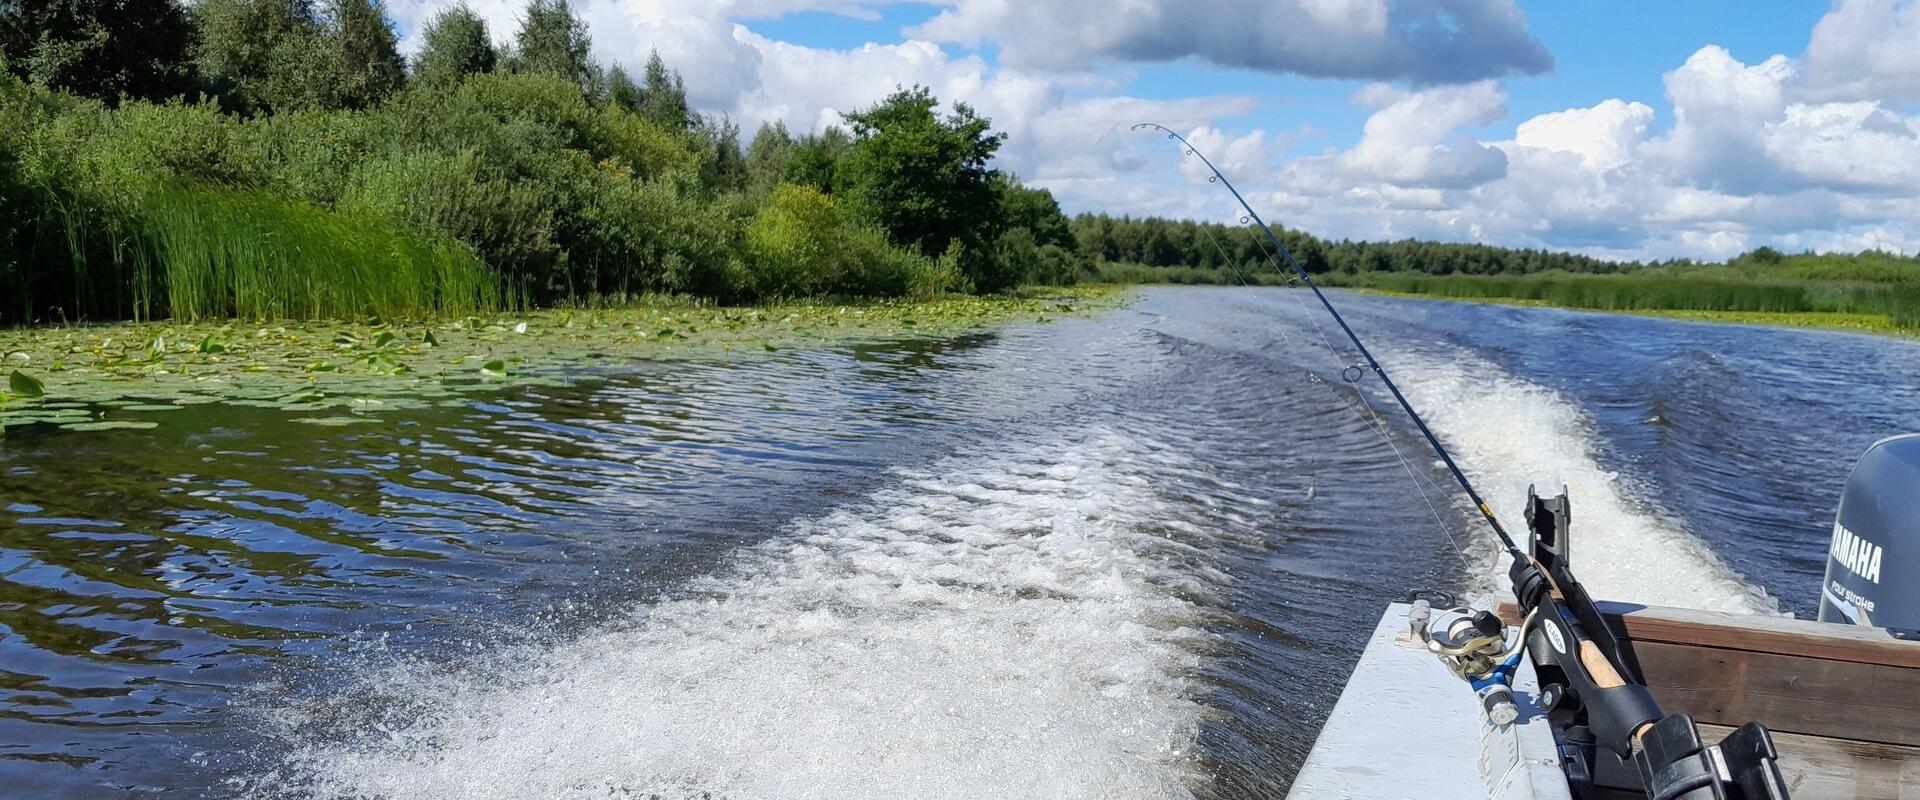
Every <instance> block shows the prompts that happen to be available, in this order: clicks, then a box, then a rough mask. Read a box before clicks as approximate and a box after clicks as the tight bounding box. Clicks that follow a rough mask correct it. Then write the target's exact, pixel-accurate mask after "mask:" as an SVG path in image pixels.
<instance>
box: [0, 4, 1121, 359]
mask: <svg viewBox="0 0 1920 800" xmlns="http://www.w3.org/2000/svg"><path fill="white" fill-rule="evenodd" d="M423 41H424V45H423V48H422V49H421V51H420V52H419V53H418V55H417V56H416V57H415V58H414V59H413V61H412V63H411V64H408V63H405V62H404V61H403V60H402V58H401V56H400V55H399V53H398V50H397V47H396V37H395V33H394V31H393V29H392V27H391V25H390V23H389V22H388V20H387V19H386V18H385V15H384V11H383V9H382V7H381V6H380V5H379V3H378V0H323V2H321V3H319V4H317V5H316V4H315V3H313V2H311V0H198V1H197V2H194V3H192V4H191V5H190V6H184V5H182V4H180V3H178V2H175V0H142V1H141V2H138V3H132V4H128V3H121V2H108V1H107V0H69V1H68V2H62V3H52V4H32V3H28V4H4V5H0V324H20V323H35V322H38V323H47V322H63V321H105V320H117V319H168V318H171V319H176V320H210V319H221V318H240V319H319V318H354V317H361V316H366V315H376V314H377V315H380V316H383V317H395V316H402V315H438V316H458V315H463V314H485V313H493V312H499V311H507V310H519V309H531V308H543V307H562V306H564V307H614V306H618V305H621V304H623V303H626V302H628V301H630V300H631V299H632V298H636V297H643V296H650V295H657V294H679V295H685V296H689V297H693V298H698V299H702V300H706V301H710V302H717V303H746V302H766V301H773V300H779V299H791V298H800V297H812V296H847V297H920V298H931V297H935V296H938V295H941V294H944V293H954V292H982V293H985V292H997V291H1002V290H1005V289H1008V288H1011V287H1013V286H1017V285H1020V284H1024V283H1036V282H1041V283H1065V282H1070V281H1071V280H1073V279H1074V278H1076V277H1077V276H1079V275H1080V274H1082V273H1084V272H1086V271H1087V270H1086V269H1085V267H1084V265H1083V264H1082V263H1081V262H1080V261H1079V260H1078V255H1077V253H1076V252H1074V251H1073V250H1072V245H1073V242H1072V240H1071V239H1070V238H1067V237H1065V236H1064V234H1063V232H1064V231H1065V230H1066V227H1067V220H1066V218H1065V216H1064V215H1062V214H1061V213H1060V210H1059V206H1058V205H1057V204H1056V203H1055V202H1054V201H1053V198H1052V197H1051V195H1049V194H1048V193H1047V192H1045V191H1044V190H1039V189H1033V188H1029V187H1026V186H1023V185H1021V184H1020V183H1019V182H1018V181H1016V180H1014V179H1013V178H1012V177H1011V176H1008V175H1005V174H1002V173H1000V172H998V171H997V170H994V169H992V168H991V167H990V166H989V162H990V161H991V159H992V158H993V156H994V154H995V153H996V152H997V150H998V148H999V147H1000V144H1001V142H1002V141H1003V136H1002V135H1001V134H998V133H996V132H994V131H993V130H992V126H991V123H990V121H988V120H986V119H984V118H981V117H979V116H978V115H976V114H975V113H974V112H973V111H972V110H971V109H969V108H968V107H967V106H965V105H963V104H962V105H953V106H951V107H943V105H942V104H941V103H940V101H939V100H938V99H937V98H935V97H933V96H932V95H931V94H930V93H928V92H927V91H926V90H924V89H919V88H906V89H901V90H900V91H898V92H897V93H895V94H894V95H892V96H891V97H888V98H886V99H885V100H883V101H881V102H880V103H878V104H876V105H875V106H873V107H872V108H868V109H865V110H862V111H859V112H856V113H852V114H849V115H848V116H847V122H848V127H847V128H845V129H841V128H831V129H828V130H825V131H824V132H822V133H819V134H803V135H794V134H792V133H790V132H789V131H787V130H786V129H785V128H784V127H782V126H779V125H772V126H768V127H764V128H762V129H761V130H760V131H758V132H757V133H756V134H755V135H754V136H753V137H752V139H751V141H750V142H747V143H745V144H743V143H742V141H741V133H740V130H739V128H738V127H737V126H736V125H735V124H734V123H733V122H732V121H730V120H727V119H725V118H718V117H709V116H704V115H701V114H698V113H695V112H694V111H693V110H691V109H690V108H689V107H688V103H687V99H686V93H685V90H684V88H683V83H682V80H681V78H680V76H679V74H678V73H677V72H675V71H674V70H673V69H671V68H670V67H669V66H668V65H666V64H664V63H663V62H662V61H661V60H660V59H659V58H658V57H657V56H656V57H654V58H653V59H651V60H650V61H649V62H648V64H647V67H646V69H645V71H644V74H643V75H641V76H639V78H637V79H636V78H634V77H632V76H629V75H628V74H626V73H625V72H624V71H623V70H622V69H621V68H619V67H617V66H614V67H607V66H604V65H602V64H599V63H596V62H595V61H594V59H592V58H591V57H590V55H589V44H590V40H589V34H588V31H587V29H586V26H585V24H584V23H583V22H582V21H581V20H580V19H578V18H577V17H576V16H575V15H574V14H573V12H572V11H571V9H570V8H569V7H568V5H567V3H566V2H565V1H564V0H533V2H531V3H530V4H529V5H528V6H527V7H526V9H525V11H524V14H523V17H522V23H521V26H520V29H519V30H518V31H517V32H516V33H515V36H514V39H513V41H514V43H513V45H512V46H510V47H506V48H496V47H495V45H494V44H493V35H492V32H490V31H488V30H487V27H486V23H485V22H484V21H482V20H481V19H480V18H479V17H478V16H477V15H475V14H474V13H472V12H471V11H469V10H467V9H465V8H463V7H454V8H452V9H451V10H449V11H447V12H445V13H443V14H441V15H440V16H439V17H438V18H436V19H435V20H433V21H432V22H431V23H430V24H429V26H428V27H427V28H426V30H425V31H424V33H423Z"/></svg>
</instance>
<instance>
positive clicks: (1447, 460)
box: [1133, 122, 1526, 562]
mask: <svg viewBox="0 0 1920 800" xmlns="http://www.w3.org/2000/svg"><path fill="white" fill-rule="evenodd" d="M1133 127H1134V130H1141V129H1145V128H1152V129H1155V130H1158V131H1161V132H1163V133H1165V134H1166V135H1167V138H1169V139H1173V140H1174V141H1177V142H1179V143H1180V144H1181V145H1182V146H1184V147H1185V148H1186V151H1187V154H1188V155H1191V156H1193V157H1195V158H1198V159H1199V160H1200V163H1201V164H1204V165H1205V166H1206V167H1207V169H1208V170H1209V171H1210V172H1212V173H1213V177H1212V178H1209V179H1208V181H1209V182H1214V181H1218V182H1219V183H1220V184H1221V185H1222V186H1224V187H1226V190H1227V191H1228V192H1229V193H1231V194H1232V195H1233V199H1234V200H1236V201H1238V202H1239V203H1240V207H1241V208H1244V209H1246V211H1247V217H1248V218H1249V219H1250V220H1251V221H1252V222H1254V223H1258V224H1259V226H1260V229H1261V230H1262V231H1264V232H1265V233H1266V234H1267V239H1268V240H1269V241H1271V242H1272V244H1273V248H1274V250H1275V251H1276V252H1278V253H1279V254H1280V255H1281V256H1283V257H1285V259H1286V262H1287V264H1288V266H1291V267H1293V271H1294V273H1295V274H1297V275H1299V276H1300V280H1301V281H1302V282H1304V283H1305V284H1306V286H1307V288H1308V289H1311V290H1312V291H1313V295H1314V297H1315V298H1317V299H1319V301H1320V305H1321V306H1323V307H1324V308H1326V310H1327V315H1328V316H1331V317H1333V321H1334V322H1335V323H1338V324H1339V325H1340V330H1341V331H1342V332H1343V333H1345V334H1346V335H1347V339H1348V341H1351V342H1353V346H1354V348H1355V349H1356V350H1358V351H1359V352H1360V356H1361V357H1362V358H1364V359H1366V362H1367V366H1368V367H1369V368H1371V369H1372V370H1373V372H1374V374H1376V375H1379V376H1380V382H1381V383H1382V384H1383V385H1385V386H1386V387H1387V392H1388V393H1389V394H1391V395H1392V396H1393V399H1394V401H1395V402H1397V403H1399V405H1400V408H1401V410H1403V411H1405V412H1406V413H1407V417H1408V418H1409V419H1412V420H1413V424H1414V426H1415V427H1416V428H1418V429H1419V431H1420V435H1421V436H1422V437H1424V438H1425V439H1426V440H1427V444H1428V445H1429V446H1431V447H1432V448H1433V451H1434V453H1435V454H1437V455H1439V456H1440V460H1441V462H1442V463H1443V464H1444V465H1445V466H1446V468H1447V471H1448V472H1449V473H1450V474H1452V476H1453V479H1454V481H1455V482H1456V483H1458V484H1460V488H1461V490H1462V491H1464V492H1466V494H1467V498H1468V499H1470V500H1472V501H1473V505H1474V507H1475V508H1476V509H1478V510H1479V511H1480V515H1481V517H1483V518H1484V519H1485V520H1486V522H1487V525H1488V527H1490V528H1492V529H1493V533H1494V536H1496V537H1498V538H1499V540H1500V544H1501V545H1502V546H1503V547H1504V548H1505V549H1506V550H1507V552H1508V553H1509V554H1511V555H1512V556H1513V558H1514V559H1515V560H1516V562H1519V561H1524V560H1525V559H1526V556H1525V555H1524V554H1523V553H1522V552H1521V551H1520V548H1519V546H1518V545H1516V544H1515V543H1514V541H1513V537H1512V536H1511V535H1509V534H1508V533H1507V529H1506V527H1505V526H1502V525H1501V524H1500V519H1499V517H1497V516H1495V515H1494V513H1493V509H1492V508H1491V507H1489V506H1488V505H1487V502H1486V501H1485V500H1484V499H1482V498H1481V497H1480V492H1479V490H1477V489H1475V488H1474V487H1473V481H1471V480H1469V479H1468V478H1467V475H1466V473H1465V472H1463V471H1461V469H1460V466H1459V464H1457V463H1455V462H1454V460H1453V455H1452V454H1450V453H1448V452H1447V448H1446V445H1444V444H1441V442H1440V437H1438V436H1436V435H1434V433H1433V429H1432V428H1430V427H1428V426H1427V421H1426V420H1425V419H1424V418H1422V417H1421V416H1420V412H1419V411H1418V410H1416V409H1414V407H1413V403H1412V402H1410V401H1408V400H1407V397H1406V395H1405V394H1402V393H1401V391H1400V387H1399V386H1398V385H1396V384H1395V383H1394V382H1393V378H1392V377H1391V376H1389V375H1388V374H1387V372H1386V369H1385V368H1383V367H1381V366H1380V362H1379V360H1378V359H1376V358H1374V357H1373V353H1372V351H1370V350H1368V349H1367V345H1366V343H1365V342H1362V341H1361V340H1360V336H1359V334H1357V333H1354V331H1353V326H1351V325H1348V324H1347V320H1346V318H1345V317H1342V316H1341V315H1340V310H1339V309H1337V308H1334V306H1333V301H1332V300H1329V299H1327V295H1326V293H1325V292H1323V291H1321V290H1320V286H1319V284H1316V283H1314V282H1313V276H1312V275H1310V274H1308V273H1307V270H1306V268H1305V267H1302V266H1301V265H1300V261H1299V260H1298V259H1295V258H1294V257H1293V253H1292V252H1290V251H1288V250H1287V247H1286V245H1284V244H1282V243H1281V242H1280V237H1279V236H1278V235H1276V234H1275V233H1274V232H1273V228H1272V227H1271V226H1269V225H1267V223H1266V221H1265V220H1263V219H1261V218H1260V212H1258V211H1255V210H1254V209H1253V206H1252V205H1251V204H1249V203H1247V199H1246V198H1245V197H1243V196H1241V194H1240V190H1239V189H1236V188H1234V186H1233V182H1232V181H1230V180H1228V179H1227V176H1226V175H1225V174H1223V173H1221V172H1220V168H1219V167H1216V166H1214V165H1213V161H1212V160H1210V159H1208V158H1207V157H1206V155H1204V154H1202V153H1201V152H1200V151H1199V150H1198V149H1197V148H1195V147H1194V146H1193V143H1191V142H1188V141H1187V140H1186V137H1183V136H1181V135H1180V134H1178V133H1176V132H1174V131H1173V129H1171V128H1168V127H1166V126H1165V125H1159V124H1156V123H1151V122H1148V123H1141V124H1139V125H1135V126H1133ZM1314 325H1315V327H1316V328H1318V327H1319V322H1318V321H1317V320H1316V321H1315V323H1314ZM1321 333H1322V335H1323V337H1324V335H1325V331H1324V330H1322V331H1321ZM1329 344H1331V341H1330V340H1329ZM1334 355H1335V357H1336V358H1338V355H1339V354H1338V352H1337V351H1334ZM1342 369H1343V370H1344V369H1345V368H1344V367H1342ZM1356 394H1358V392H1356ZM1369 407H1370V406H1369ZM1395 451H1396V452H1398V448H1395ZM1402 458H1403V462H1404V456H1402ZM1415 485H1416V486H1418V483H1417V482H1416V484H1415Z"/></svg>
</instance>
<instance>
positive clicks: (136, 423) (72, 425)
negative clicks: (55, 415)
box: [60, 419, 160, 431]
mask: <svg viewBox="0 0 1920 800" xmlns="http://www.w3.org/2000/svg"><path fill="white" fill-rule="evenodd" d="M158 427H160V423H158V422H150V421H146V420H124V419H115V420H105V421H102V422H69V423H67V424H65V425H62V426H60V429H61V430H63V431H115V430H129V431H144V430H151V429H153V428H158Z"/></svg>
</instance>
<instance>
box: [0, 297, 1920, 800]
mask: <svg viewBox="0 0 1920 800" xmlns="http://www.w3.org/2000/svg"><path fill="white" fill-rule="evenodd" d="M1310 300H1311V298H1310V297H1306V296H1302V295H1301V294H1299V293H1298V292H1294V291H1289V290H1284V289H1270V290H1246V289H1222V288H1211V289H1200V288H1194V289H1151V290H1146V291H1145V292H1144V294H1143V297H1142V299H1141V300H1140V301H1139V302H1137V303H1135V304H1133V305H1131V306H1129V307H1127V308H1124V309H1120V310H1115V311H1109V312H1105V313H1102V314H1099V315H1097V316H1093V317H1088V318H1068V319H1064V320H1058V321H1055V322H1052V323H1049V324H1043V325H1026V326H1014V327H1009V328H1004V329H1000V330H996V331H993V332H988V333H979V334H973V335H967V336H961V337H955V338H940V339H930V338H920V339H907V340H901V341H892V342H884V343H875V344H866V345H857V346H835V347H829V348H819V349H814V350H804V349H802V350H788V351H782V352H780V353H777V354H769V355H766V356H765V357H762V358H754V359H736V360H728V361H714V362H695V363H643V364H635V365H631V366H627V367H619V368H607V367H604V366H598V367H595V368H594V369H593V370H592V371H590V372H581V373H578V374H573V375H570V376H569V377H571V378H572V379H573V380H572V381H571V382H570V384H569V385H567V386H563V387H553V386H530V387H522V388H517V389H511V390H506V391H503V392H501V393H499V394H498V395H497V396H491V397H486V398H481V399H476V400H473V401H471V402H468V403H466V404H464V405H461V406H459V407H453V408H433V409H428V410H420V411H407V412H396V413H387V414H382V415H380V422H378V423H377V424H369V425H357V426H351V427H344V428H315V427H312V426H303V425H292V424H289V423H288V421H287V420H288V416H289V412H282V411H276V410H269V409H251V408H229V407H223V406H195V407H190V408H187V409H185V410H182V411H176V412H168V413H167V414H165V415H164V416H161V415H156V416H155V419H156V420H158V421H160V422H161V423H162V424H161V425H160V426H159V427H158V428H155V429H152V430H118V431H101V432H90V433H74V432H63V431H58V430H54V429H52V428H49V427H42V428H28V429H15V430H10V431H9V432H8V434H7V438H6V439H5V440H4V443H3V444H0V625H4V630H5V636H4V639H3V640H0V682H3V683H4V694H3V695H0V709H3V710H4V713H0V785H4V786H6V787H8V788H7V789H6V790H5V793H6V794H8V796H21V797H63V798H65V797H72V798H94V797H160V798H201V797H219V798H227V797H236V798H359V797H378V798H395V800H400V799H402V798H422V799H426V798H449V799H451V798H480V797H498V798H627V797H632V798H652V797H660V798H740V799H742V800H747V799H751V798H815V797H819V798H827V797H833V798H900V797H915V798H947V797H952V798H980V797H1005V798H1015V797H1049V798H1071V797H1088V798H1093V797H1099V798H1114V797H1130V798H1143V797H1155V798H1160V797H1166V798H1174V797H1201V798H1212V797H1234V798H1238V797H1278V796H1281V795H1283V794H1284V791H1285V787H1286V786H1287V785H1288V782H1289V781H1290V780H1291V777H1292V775H1293V773H1294V772H1295V771H1296V770H1297V768H1298V766H1299V764H1300V762H1301V760H1302V759H1303V758H1304V756H1305V755H1306V753H1307V751H1308V749H1309V748H1310V747H1311V746H1312V740H1313V737H1314V735H1315V733H1316V732H1317V731H1318V729H1319V726H1320V724H1321V722H1322V721H1324V717H1325V715H1326V713H1327V711H1328V709H1329V708H1330V706H1331V705H1332V702H1333V700H1334V699H1335V698H1336V697H1337V696H1338V694H1339V691H1340V688H1341V683H1342V679H1343V678H1344V675H1345V672H1346V670H1347V668H1348V667H1349V666H1350V665H1351V664H1352V662H1353V660H1354V659H1355V657H1356V656H1357V655H1358V651H1359V648H1360V646H1361V644H1362V643H1363V641H1364V639H1365V636H1366V634H1367V632H1368V631H1370V630H1371V628H1372V626H1373V624H1374V622H1375V620H1376V619H1377V618H1378V615H1379V613H1380V610H1381V607H1382V605H1383V604H1384V603H1385V602H1387V601H1389V600H1392V599H1396V598H1398V597H1399V596H1400V595H1401V594H1402V593H1404V592H1405V591H1406V590H1408V589H1412V588H1442V589H1451V590H1455V591H1463V592H1468V593H1472V592H1484V591H1488V590H1489V588H1490V587H1492V586H1493V583H1492V581H1491V576H1492V575H1493V574H1495V570H1494V568H1493V567H1492V566H1491V560H1490V551H1489V550H1488V549H1487V541H1486V538H1487V537H1486V534H1484V533H1483V532H1482V531H1481V530H1480V529H1479V528H1478V527H1476V526H1475V525H1474V524H1473V518H1472V517H1471V515H1470V514H1468V513H1467V511H1466V509H1465V508H1464V506H1462V505H1461V504H1460V503H1459V502H1458V500H1457V498H1456V497H1455V494H1454V493H1453V492H1450V491H1448V489H1447V486H1448V485H1449V484H1448V482H1447V479H1446V476H1445V475H1444V473H1442V472H1441V471H1440V470H1439V469H1438V467H1437V465H1436V464H1435V463H1434V459H1433V457H1432V455H1431V454H1430V453H1428V452H1426V451H1425V450H1423V449H1422V447H1421V446H1420V444H1419V443H1418V441H1417V440H1416V439H1414V438H1412V437H1411V435H1410V426H1409V425H1407V424H1406V423H1405V421H1404V420H1403V419H1402V418H1401V417H1400V416H1399V415H1398V414H1397V413H1394V412H1392V411H1391V410H1390V409H1389V408H1388V406H1387V405H1386V402H1387V401H1386V400H1385V398H1384V395H1383V394H1382V393H1381V389H1380V382H1379V380H1378V379H1377V378H1376V377H1373V376H1369V375H1365V374H1364V372H1361V373H1360V377H1359V380H1358V381H1357V383H1353V384H1350V383H1348V382H1347V381H1346V380H1345V376H1343V374H1342V373H1343V367H1344V366H1347V365H1349V364H1352V363H1353V362H1354V361H1356V360H1357V359H1356V356H1355V355H1354V354H1352V353H1351V352H1348V351H1347V349H1346V348H1336V350H1337V351H1338V352H1329V350H1328V346H1327V344H1326V343H1325V342H1327V341H1332V342H1333V343H1334V344H1336V345H1337V344H1339V342H1338V340H1337V339H1335V338H1333V337H1337V335H1338V334H1337V331H1336V330H1335V329H1333V328H1332V327H1330V323H1329V322H1327V320H1326V319H1325V318H1324V317H1323V316H1320V315H1317V314H1314V313H1311V312H1312V308H1311V307H1310V306H1307V305H1305V304H1304V303H1303V301H1310ZM1337 302H1339V303H1341V304H1342V305H1343V307H1345V308H1346V309H1348V313H1349V315H1350V317H1351V318H1352V321H1353V323H1354V325H1355V327H1356V328H1357V329H1358V330H1360V331H1361V332H1362V334H1363V335H1364V336H1367V337H1368V338H1369V339H1370V341H1372V342H1375V343H1377V348H1376V349H1377V350H1378V351H1379V355H1380V356H1381V358H1382V361H1383V362H1385V363H1386V364H1387V366H1388V368H1389V369H1390V370H1392V371H1393V372H1394V374H1395V376H1396V377H1397V378H1398V379H1399V380H1400V381H1401V382H1402V384H1403V385H1404V387H1405V388H1406V389H1407V391H1408V394H1409V395H1410V396H1411V397H1412V399H1413V400H1414V402H1415V403H1416V404H1417V405H1419V406H1420V407H1421V408H1423V409H1425V410H1426V411H1427V412H1428V414H1429V415H1430V417H1431V421H1432V422H1433V424H1434V427H1435V429H1436V430H1437V431H1438V432H1439V434H1440V435H1441V436H1442V437H1443V438H1444V439H1445V440H1447V441H1448V442H1449V444H1450V445H1451V446H1452V447H1454V448H1455V453H1456V455H1457V456H1458V457H1459V458H1460V460H1461V461H1462V462H1463V463H1464V464H1465V465H1467V467H1468V470H1469V472H1470V473H1471V474H1472V475H1473V476H1474V478H1475V479H1476V480H1477V481H1479V482H1480V483H1481V484H1482V486H1483V488H1484V489H1485V490H1486V491H1487V494H1488V495H1489V500H1490V501H1492V503H1493V505H1494V507H1495V508H1496V509H1497V510H1498V511H1500V512H1501V513H1503V514H1504V515H1506V516H1507V517H1509V519H1510V520H1511V521H1512V523H1510V524H1517V513H1518V507H1519V504H1520V501H1521V499H1522V498H1523V497H1524V496H1525V491H1526V487H1527V486H1528V484H1529V483H1530V482H1538V483H1541V484H1542V485H1552V486H1558V485H1560V484H1562V483H1564V484H1566V485H1568V486H1569V487H1570V490H1571V494H1572V497H1573V504H1574V528H1573V536H1574V558H1575V564H1576V565H1577V567H1578V568H1579V570H1580V571H1581V573H1582V575H1583V576H1584V577H1585V579H1586V580H1587V581H1588V582H1589V583H1590V584H1591V585H1592V586H1593V588H1594V591H1595V594H1597V595H1599V596H1603V597H1610V598H1618V599H1631V600H1639V601H1645V602H1655V603H1668V604H1678V605H1687V606H1694V607H1701V608H1713V609H1727V610H1739V611H1756V612H1763V613H1771V612H1776V611H1777V612H1788V613H1793V614H1796V615H1800V616H1811V615H1812V614H1813V613H1814V611H1815V605H1814V604H1815V597H1816V592H1817V589H1818V585H1819V580H1820V573H1821V570H1822V568H1823V563H1824V562H1823V558H1824V548H1825V545H1826V542H1827V538H1828V531H1829V529H1830V526H1831V515H1832V513H1833V509H1834V503H1835V501H1836V499H1837V497H1838V493H1839V488H1840V484H1841V481H1842V480H1843V479H1844V477H1845V475H1846V471H1847V469H1848V467H1849V466H1850V465H1851V463H1852V460H1853V459H1854V458H1855V457H1856V456H1857V455H1858V454H1859V453H1860V452H1861V450H1863V449H1864V448H1865V447H1866V446H1867V445H1868V444H1870V443H1871V442H1873V441H1874V440H1875V439H1877V438H1879V437H1882V436H1886V435H1891V434H1895V433H1902V432H1907V431H1909V430H1913V429H1915V428H1917V427H1920V382H1915V381H1913V380H1912V376H1914V375H1916V374H1920V343H1916V342H1911V341H1901V340H1894V339H1885V338H1871V337H1863V336H1853V335H1843V334H1833V333H1823V332H1811V331H1798V330H1781V329H1768V328H1759V327H1747V326H1730V325H1708V324H1698V323H1688V322H1679V321H1669V320H1657V319H1645V318H1637V317H1627V316H1613V315H1599V314H1583V313H1573V312H1564V311H1557V310H1550V309H1530V308H1508V307H1500V306H1480V305H1469V304H1455V303H1446V302H1434V301H1411V300H1396V299H1386V298H1377V297H1363V296H1356V295H1347V294H1341V295H1338V299H1337ZM1346 372H1347V373H1348V374H1349V375H1351V374H1353V373H1354V372H1357V371H1352V370H1349V371H1346ZM1355 388H1357V389H1358V394H1356V393H1355V391H1354V389H1355ZM1369 408H1372V409H1379V411H1380V415H1379V416H1378V417H1374V416H1372V415H1371V414H1370V413H1369ZM1462 691H1465V689H1464V688H1463V689H1462Z"/></svg>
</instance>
